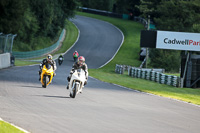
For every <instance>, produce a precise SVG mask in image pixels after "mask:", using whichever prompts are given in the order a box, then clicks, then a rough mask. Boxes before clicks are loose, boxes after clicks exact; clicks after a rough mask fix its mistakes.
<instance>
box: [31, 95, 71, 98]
mask: <svg viewBox="0 0 200 133" xmlns="http://www.w3.org/2000/svg"><path fill="white" fill-rule="evenodd" d="M34 96H40V97H54V98H70V97H66V96H50V95H34Z"/></svg>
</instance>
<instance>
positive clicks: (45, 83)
mask: <svg viewBox="0 0 200 133" xmlns="http://www.w3.org/2000/svg"><path fill="white" fill-rule="evenodd" d="M43 83H44V85H42V87H44V88H46V87H47V76H46V75H44V77H43Z"/></svg>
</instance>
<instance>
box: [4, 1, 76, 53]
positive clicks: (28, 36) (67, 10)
mask: <svg viewBox="0 0 200 133" xmlns="http://www.w3.org/2000/svg"><path fill="white" fill-rule="evenodd" d="M75 8H76V2H75V1H74V0H1V1H0V32H3V33H4V34H10V33H11V34H17V37H16V39H15V45H14V48H15V49H16V50H20V51H28V50H35V49H39V48H40V47H38V46H41V45H46V44H45V43H50V42H54V41H55V38H57V37H58V36H59V32H60V31H61V29H62V28H64V25H65V20H66V18H70V17H73V16H74V14H75Z"/></svg>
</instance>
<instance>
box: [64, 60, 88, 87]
mask: <svg viewBox="0 0 200 133" xmlns="http://www.w3.org/2000/svg"><path fill="white" fill-rule="evenodd" d="M80 68H82V69H83V70H84V71H85V77H86V81H85V83H84V85H86V84H87V80H88V67H87V64H86V63H85V58H84V57H83V56H80V57H78V61H77V62H75V63H74V64H73V66H72V70H71V71H70V74H69V76H68V77H67V80H68V85H67V89H69V82H70V79H71V77H72V74H73V73H74V71H75V70H76V69H80Z"/></svg>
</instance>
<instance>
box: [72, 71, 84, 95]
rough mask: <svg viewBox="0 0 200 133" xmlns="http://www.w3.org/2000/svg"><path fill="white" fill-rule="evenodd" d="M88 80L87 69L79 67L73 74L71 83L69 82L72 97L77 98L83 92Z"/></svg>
mask: <svg viewBox="0 0 200 133" xmlns="http://www.w3.org/2000/svg"><path fill="white" fill-rule="evenodd" d="M85 81H86V77H85V71H84V70H83V69H77V70H75V72H74V73H73V74H72V77H71V80H70V83H69V90H70V97H71V98H75V96H76V95H77V94H78V93H82V89H83V87H84V83H85Z"/></svg>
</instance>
